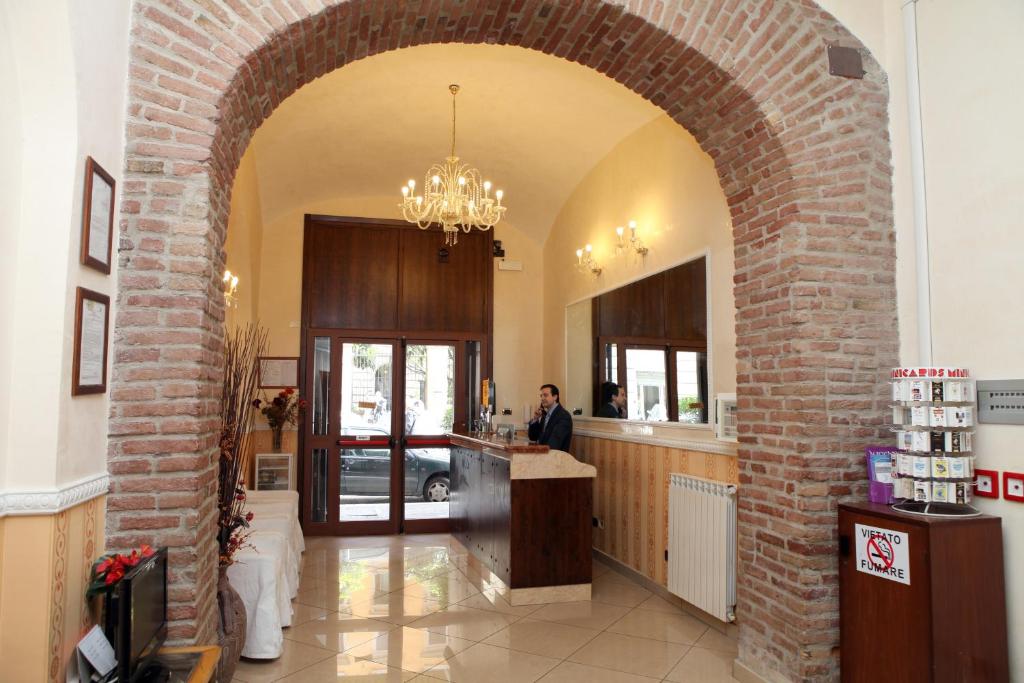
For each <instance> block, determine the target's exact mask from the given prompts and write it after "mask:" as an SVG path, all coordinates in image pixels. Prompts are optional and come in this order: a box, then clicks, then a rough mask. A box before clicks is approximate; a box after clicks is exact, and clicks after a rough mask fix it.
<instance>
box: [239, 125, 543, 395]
mask: <svg viewBox="0 0 1024 683" xmlns="http://www.w3.org/2000/svg"><path fill="white" fill-rule="evenodd" d="M254 147H258V146H257V145H254ZM253 153H254V152H253V147H250V150H249V151H247V152H246V155H245V157H244V158H243V161H242V167H241V168H240V172H239V175H238V176H237V177H236V181H235V187H234V190H233V193H232V198H231V205H232V217H231V221H230V222H229V228H228V233H229V234H228V248H227V251H228V265H229V267H232V264H234V263H236V260H235V254H236V252H237V253H238V258H239V259H242V253H244V248H243V246H242V245H243V244H244V241H245V240H244V238H240V237H238V236H233V235H232V234H231V231H232V229H234V230H235V231H236V232H242V231H245V230H251V229H253V226H255V225H257V223H258V221H256V220H255V219H253V220H252V221H251V222H247V221H246V220H243V219H241V218H239V219H237V220H236V218H235V210H236V208H238V209H241V210H242V211H251V210H252V209H253V207H258V206H259V205H260V201H259V197H258V196H255V197H254V194H256V195H258V193H259V192H260V191H261V189H262V188H263V187H264V186H265V184H266V182H270V180H269V179H268V181H266V182H262V183H261V182H259V181H257V180H256V179H255V178H252V177H250V174H249V171H248V170H246V171H245V172H244V173H243V172H242V169H243V168H244V169H248V168H251V166H249V164H250V162H249V161H247V158H249V157H250V155H251V154H253ZM257 153H258V152H257ZM307 213H311V214H324V215H333V216H367V217H374V218H395V219H397V218H401V216H400V215H399V213H398V210H397V201H396V200H395V198H394V197H390V196H387V197H338V198H335V199H331V200H327V201H321V202H312V203H308V204H303V205H302V206H296V207H291V208H290V209H289V210H288V211H285V212H283V213H278V214H277V215H273V216H265V217H264V218H263V221H262V222H261V225H262V235H261V238H260V240H261V245H260V257H259V259H258V263H259V268H258V273H259V274H258V276H250V277H248V278H243V279H242V280H241V284H240V290H241V295H240V297H239V302H238V308H237V309H236V310H235V311H233V313H232V316H233V318H234V320H233V321H232V320H229V323H232V322H234V323H242V324H244V318H243V316H244V315H245V313H244V312H245V311H247V310H250V307H251V310H253V311H255V319H258V320H259V321H260V323H261V324H262V325H263V326H264V327H266V328H267V330H268V332H269V336H268V353H269V354H270V355H272V356H298V355H299V352H300V348H299V343H300V331H301V328H300V325H301V321H302V309H301V305H302V232H303V219H304V215H305V214H307ZM495 238H496V239H500V240H501V241H502V244H503V246H504V247H505V253H506V258H508V259H511V260H517V261H522V262H523V270H522V271H521V272H510V271H499V270H498V269H497V262H495V266H494V267H495V274H494V347H495V348H494V352H495V353H494V379H495V381H496V382H497V386H498V399H499V403H500V405H499V408H501V407H506V406H507V407H509V408H511V409H513V414H514V415H518V414H519V413H518V410H517V407H518V406H521V405H522V404H523V403H525V402H529V401H530V400H532V399H533V398H534V396H535V394H536V392H537V387H538V386H539V385H540V383H541V361H540V359H541V357H542V353H541V349H542V345H543V337H542V336H541V333H540V322H541V312H540V303H539V302H540V301H541V300H542V296H543V289H542V283H543V273H542V272H541V268H540V263H541V248H540V246H539V245H538V244H537V243H536V242H534V241H533V240H532V239H530V238H529V237H527V236H526V235H524V234H523V233H522V232H521V231H519V230H518V229H517V228H516V227H515V226H514V225H512V224H510V223H507V222H503V223H502V224H500V225H499V226H498V227H497V228H496V232H495ZM456 248H458V247H457V246H456ZM253 263H256V261H253ZM247 281H249V282H251V284H247ZM372 295H373V293H372V292H367V296H372ZM531 319H532V320H535V321H536V324H534V325H527V324H524V321H530V320H531Z"/></svg>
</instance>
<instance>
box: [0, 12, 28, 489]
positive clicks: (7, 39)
mask: <svg viewBox="0 0 1024 683" xmlns="http://www.w3.org/2000/svg"><path fill="white" fill-rule="evenodd" d="M9 15H10V12H9V11H8V8H7V3H6V2H5V3H0V92H2V93H4V97H5V100H6V101H5V103H4V106H0V149H2V150H4V153H3V154H0V226H2V227H0V311H4V312H5V313H4V314H3V323H0V386H2V387H9V386H11V371H12V367H11V360H12V354H13V352H14V325H13V324H11V322H12V321H10V320H9V319H8V313H7V312H9V311H13V310H14V302H15V300H16V298H15V284H16V282H17V272H18V270H17V265H18V259H17V254H18V235H19V231H18V230H17V229H16V228H17V226H18V224H19V222H20V217H21V163H22V161H21V157H22V135H23V133H22V128H21V126H22V122H21V98H20V95H19V92H18V73H17V68H18V63H17V60H16V59H15V56H14V45H13V40H14V36H13V35H12V31H11V27H12V25H13V24H12V22H11V18H10V16H9ZM12 405H13V402H12V392H10V391H3V392H0V491H2V490H3V488H4V485H5V483H6V479H7V467H6V464H7V457H6V456H7V452H8V443H7V442H8V438H9V434H10V417H11V409H12Z"/></svg>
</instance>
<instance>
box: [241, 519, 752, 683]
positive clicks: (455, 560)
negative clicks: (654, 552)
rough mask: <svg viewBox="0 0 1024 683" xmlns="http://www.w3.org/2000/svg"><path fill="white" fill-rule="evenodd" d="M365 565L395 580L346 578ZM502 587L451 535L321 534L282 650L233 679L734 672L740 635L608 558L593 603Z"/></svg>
mask: <svg viewBox="0 0 1024 683" xmlns="http://www.w3.org/2000/svg"><path fill="white" fill-rule="evenodd" d="M438 558H440V559H441V560H442V562H441V563H440V564H439V563H438ZM352 563H356V564H362V565H364V567H365V568H366V570H367V571H368V572H370V575H371V576H378V575H379V578H383V579H386V580H384V581H380V580H375V581H374V582H373V585H372V586H370V587H367V586H365V585H364V586H362V587H360V586H354V587H353V586H351V585H346V586H344V587H343V586H341V585H339V584H340V583H341V579H339V571H338V570H339V568H341V567H342V566H349V567H351V566H352ZM428 564H429V565H430V566H429V567H427V568H426V569H425V567H426V565H428ZM417 569H418V571H413V570H417ZM440 589H443V590H440ZM439 590H440V592H442V593H444V594H445V596H446V597H445V598H443V599H440V600H439V599H436V594H437V592H438V591H439ZM360 591H362V593H360ZM353 594H355V595H356V596H357V599H356V600H350V598H351V597H352V595H353ZM432 595H434V596H435V597H434V598H431V596H432ZM503 596H505V597H507V591H506V589H505V587H504V586H503V585H502V584H500V582H496V581H495V580H494V578H493V577H491V576H489V573H488V572H486V570H484V571H479V567H478V566H477V565H476V563H475V560H473V559H472V558H471V557H470V556H469V555H468V553H467V552H466V550H465V548H463V547H462V546H461V545H460V544H459V543H458V542H457V541H455V540H454V539H453V538H451V537H450V536H447V535H429V536H398V537H362V538H316V539H309V541H308V543H307V551H306V555H305V558H304V569H303V575H302V580H301V583H300V588H299V594H298V596H297V597H296V599H295V601H294V602H293V606H294V608H295V614H294V615H293V623H292V626H291V628H288V629H285V630H284V638H285V641H284V652H283V654H282V656H281V657H280V658H278V659H277V660H273V661H258V660H253V661H249V660H243V661H242V662H241V663H240V664H239V667H238V670H237V671H236V673H235V678H234V679H233V680H234V681H237V682H238V683H264V682H266V683H270V682H273V681H287V682H288V683H303V682H312V681H376V682H384V683H389V682H390V681H417V682H418V683H430V682H432V681H437V680H443V681H455V682H456V683H492V682H493V683H500V682H502V681H509V682H515V683H518V682H519V681H542V682H543V683H573V682H575V681H586V682H587V683H606V682H607V683H611V682H617V681H621V682H623V683H628V682H641V681H670V682H673V683H688V682H689V681H701V682H703V683H717V682H718V681H730V682H731V681H734V680H735V679H733V678H732V676H731V669H732V660H733V659H734V658H735V656H736V643H735V640H733V638H731V637H729V636H727V635H725V634H724V633H723V632H721V631H720V630H716V629H714V628H710V627H709V626H708V625H707V624H705V623H703V622H701V621H699V620H698V619H696V618H694V616H692V615H690V614H688V613H686V612H685V611H683V610H682V609H680V608H679V607H676V606H675V605H672V604H670V603H668V602H666V601H664V600H662V599H661V598H660V597H658V596H656V595H654V594H652V593H651V592H650V591H648V590H647V589H645V588H643V587H642V586H640V585H639V584H637V583H635V582H633V581H631V580H630V579H629V578H627V577H625V576H622V575H619V574H617V573H615V572H614V571H611V570H610V568H609V567H607V566H606V565H603V564H601V563H600V562H595V563H594V582H593V599H592V601H591V602H589V603H565V604H551V605H531V606H525V607H512V606H511V605H509V604H508V603H507V602H506V601H505V600H504V599H503ZM335 601H337V602H335ZM396 610H397V611H399V612H401V614H396V613H395V611H396ZM342 634H343V636H342V637H341V641H344V642H343V644H342V643H341V642H335V643H334V644H331V643H330V642H329V641H330V640H331V639H332V638H337V637H338V636H339V635H342ZM425 653H426V654H425Z"/></svg>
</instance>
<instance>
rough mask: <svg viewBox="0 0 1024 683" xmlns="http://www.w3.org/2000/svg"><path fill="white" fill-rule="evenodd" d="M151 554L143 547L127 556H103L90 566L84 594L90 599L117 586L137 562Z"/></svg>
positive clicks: (149, 548)
mask: <svg viewBox="0 0 1024 683" xmlns="http://www.w3.org/2000/svg"><path fill="white" fill-rule="evenodd" d="M153 552H154V551H153V549H152V548H151V547H149V546H148V545H143V546H142V547H141V548H139V549H138V550H133V551H131V552H130V553H129V554H127V555H122V554H121V553H108V554H107V555H103V556H102V557H100V559H98V560H96V562H95V563H94V564H93V565H92V576H91V578H90V580H89V588H88V589H87V590H86V592H85V594H86V596H87V597H90V598H91V597H92V596H94V595H98V594H99V593H103V592H105V591H107V590H109V589H110V588H111V587H113V586H115V585H117V582H118V581H120V580H121V579H123V578H124V575H125V574H127V573H128V572H129V571H130V570H132V569H134V568H135V567H136V566H138V564H139V562H142V561H143V560H144V559H146V558H147V557H152V556H153Z"/></svg>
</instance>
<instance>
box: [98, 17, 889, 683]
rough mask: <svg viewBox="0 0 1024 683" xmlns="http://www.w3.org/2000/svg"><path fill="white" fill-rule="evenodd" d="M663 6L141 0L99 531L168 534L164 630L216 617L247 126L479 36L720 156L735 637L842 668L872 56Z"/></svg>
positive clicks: (884, 345) (866, 288) (871, 149)
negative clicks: (729, 246) (230, 334)
mask: <svg viewBox="0 0 1024 683" xmlns="http://www.w3.org/2000/svg"><path fill="white" fill-rule="evenodd" d="M252 4H259V5H260V6H259V7H255V8H254V7H252V6H251V5H252ZM673 4H675V3H671V2H670V3H651V2H628V3H622V2H618V1H604V0H520V1H517V2H512V1H510V0H504V1H503V0H481V1H480V2H473V3H467V2H464V0H349V1H341V0H317V1H316V2H313V1H311V0H306V1H303V2H300V1H299V0H264V2H262V3H247V2H241V1H240V0H136V2H135V3H134V5H133V29H132V40H131V65H130V79H131V82H130V91H129V103H128V106H129V111H128V131H127V155H126V169H125V175H124V181H123V183H122V186H123V190H124V194H123V199H122V216H121V244H120V258H119V293H118V307H119V310H118V316H117V321H116V326H115V356H114V364H113V375H112V385H113V387H112V393H111V403H112V406H111V407H112V416H111V422H110V435H111V436H110V454H109V469H110V472H111V475H112V480H113V483H112V487H111V495H110V497H109V499H108V523H107V524H108V544H109V545H110V546H111V547H112V548H118V547H125V546H128V545H133V544H136V543H139V542H143V541H144V542H155V543H162V544H167V545H170V546H172V548H173V554H172V566H173V571H174V574H173V577H172V581H173V585H172V589H171V595H170V599H171V601H172V605H171V608H170V609H171V611H170V615H169V616H170V618H171V620H172V623H171V631H170V635H171V637H172V638H177V639H184V640H190V639H196V640H204V641H206V640H210V639H211V638H212V637H213V636H214V631H215V628H216V615H215V598H214V592H213V586H214V583H215V581H216V576H215V575H216V551H215V545H214V531H215V519H214V515H215V504H214V490H215V487H216V482H215V467H214V465H215V455H216V442H217V435H216V430H217V424H218V416H217V412H218V382H219V362H220V358H221V356H220V347H221V343H222V328H223V310H222V298H221V296H220V291H219V277H218V273H220V272H222V269H223V265H224V264H223V255H222V246H223V243H224V237H225V230H226V225H227V214H228V209H229V193H230V191H231V186H232V182H233V178H234V173H235V170H236V168H237V165H238V161H239V159H240V157H241V155H242V153H243V152H244V150H245V148H246V146H247V145H248V143H249V140H250V138H251V136H252V134H253V132H254V131H255V130H256V129H257V128H258V127H259V125H260V124H261V122H262V121H263V120H265V119H266V118H267V117H268V116H269V115H270V114H271V112H272V111H273V110H274V109H275V108H276V107H277V105H278V104H280V102H281V101H282V100H284V99H285V98H286V97H288V96H289V95H290V94H292V93H293V92H294V91H295V90H296V89H298V88H299V87H301V86H302V85H303V84H305V83H308V82H309V81H311V80H313V79H314V78H317V77H319V76H321V75H323V74H325V73H327V72H329V71H331V70H333V69H335V68H338V67H341V66H343V65H344V64H346V63H348V62H351V61H353V60H355V59H359V58H362V57H365V56H368V55H372V54H375V53H379V52H382V51H386V50H391V49H396V48H399V47H405V46H410V45H416V44H424V43H432V42H469V43H474V42H495V43H501V44H511V45H519V46H522V47H527V48H532V49H536V50H540V51H543V52H545V53H547V54H550V55H553V56H557V57H564V58H567V59H572V60H574V61H577V62H579V63H581V64H584V65H587V66H590V67H592V68H594V69H596V70H597V71H600V72H601V73H604V74H606V75H607V76H609V77H612V78H614V79H616V80H617V81H618V82H620V83H622V84H623V85H624V86H626V87H628V88H630V89H631V90H633V91H634V92H636V93H637V94H639V95H641V96H643V97H645V98H647V99H648V100H650V101H651V102H653V103H654V104H656V105H658V106H660V107H662V108H663V109H664V110H665V111H666V112H667V113H668V114H669V115H670V116H672V117H673V118H674V119H675V120H676V121H678V122H679V123H680V124H681V125H682V126H684V127H685V128H686V129H687V130H689V131H690V132H691V133H693V135H694V136H695V137H696V138H697V140H698V142H699V143H700V144H701V146H702V147H703V148H704V149H705V150H706V151H707V152H708V153H709V154H710V155H711V157H712V158H713V159H714V161H715V165H716V169H717V171H718V174H719V178H720V180H721V183H722V186H723V189H724V190H725V194H726V197H727V199H728V202H729V206H730V209H731V213H732V218H733V226H734V242H735V257H736V276H735V294H736V305H737V325H736V331H737V355H738V359H737V360H738V363H737V373H738V374H737V386H738V388H737V391H738V395H739V398H740V403H739V407H740V412H739V420H740V431H741V446H740V456H739V457H740V473H741V481H742V483H743V488H742V491H743V494H742V499H741V506H740V522H739V525H740V526H739V545H740V547H739V551H740V552H739V557H740V567H739V577H740V583H739V601H740V604H739V606H738V610H739V617H740V620H741V629H740V659H741V660H742V661H743V662H744V663H745V664H747V665H748V666H750V667H751V668H752V669H755V670H758V671H761V672H765V673H766V674H773V675H775V676H782V677H785V678H791V679H803V680H812V679H829V678H833V677H834V676H835V672H836V670H837V661H836V657H835V653H834V650H835V647H836V645H837V642H838V632H837V629H838V594H837V585H836V567H835V562H834V559H833V558H834V548H835V533H836V532H835V506H836V503H837V500H838V499H839V498H841V497H843V496H847V495H850V494H851V493H854V492H859V491H861V490H862V489H863V473H862V471H863V468H862V465H861V458H860V456H859V453H860V450H861V448H862V446H863V445H864V444H865V443H869V442H871V441H873V440H876V439H878V438H880V437H881V434H880V425H881V422H882V415H883V409H882V406H883V404H884V402H885V396H884V395H882V392H880V386H881V383H880V382H879V381H878V379H879V373H878V371H879V369H880V368H884V367H886V366H889V365H892V364H894V363H895V360H896V357H897V343H896V335H895V333H896V313H895V279H894V275H893V274H894V265H895V248H894V233H893V230H892V216H891V214H892V210H891V170H890V165H889V159H890V154H889V143H888V133H887V102H888V93H887V90H886V80H885V76H884V74H883V73H882V71H881V69H880V67H879V66H878V64H877V63H875V62H874V61H873V60H872V59H871V57H870V55H868V54H867V51H866V50H864V49H863V47H862V46H861V45H860V43H859V42H858V41H857V40H856V39H855V38H854V37H853V36H852V35H850V34H849V32H848V31H846V29H845V28H843V27H842V26H841V25H840V24H839V23H838V22H837V21H836V20H835V19H834V18H832V17H831V16H830V15H828V14H827V13H825V12H823V11H821V10H820V9H819V8H817V7H816V6H815V5H814V4H813V3H812V2H808V1H806V0H775V1H774V2H763V3H737V2H735V1H734V0H707V1H706V2H702V3H679V4H681V5H685V6H686V9H666V8H665V7H664V6H665V5H673ZM312 5H324V7H323V8H322V9H318V10H316V11H311V10H310V9H309V7H310V6H312ZM755 5H756V8H757V9H756V11H750V10H749V9H747V8H748V7H754V6H755ZM830 43H840V44H842V45H846V46H850V47H857V48H860V49H861V52H862V54H863V55H864V57H865V61H866V67H867V72H868V73H867V75H866V77H865V78H864V79H863V80H846V79H842V78H837V77H833V76H829V74H828V70H827V64H826V57H825V46H826V45H827V44H830Z"/></svg>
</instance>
